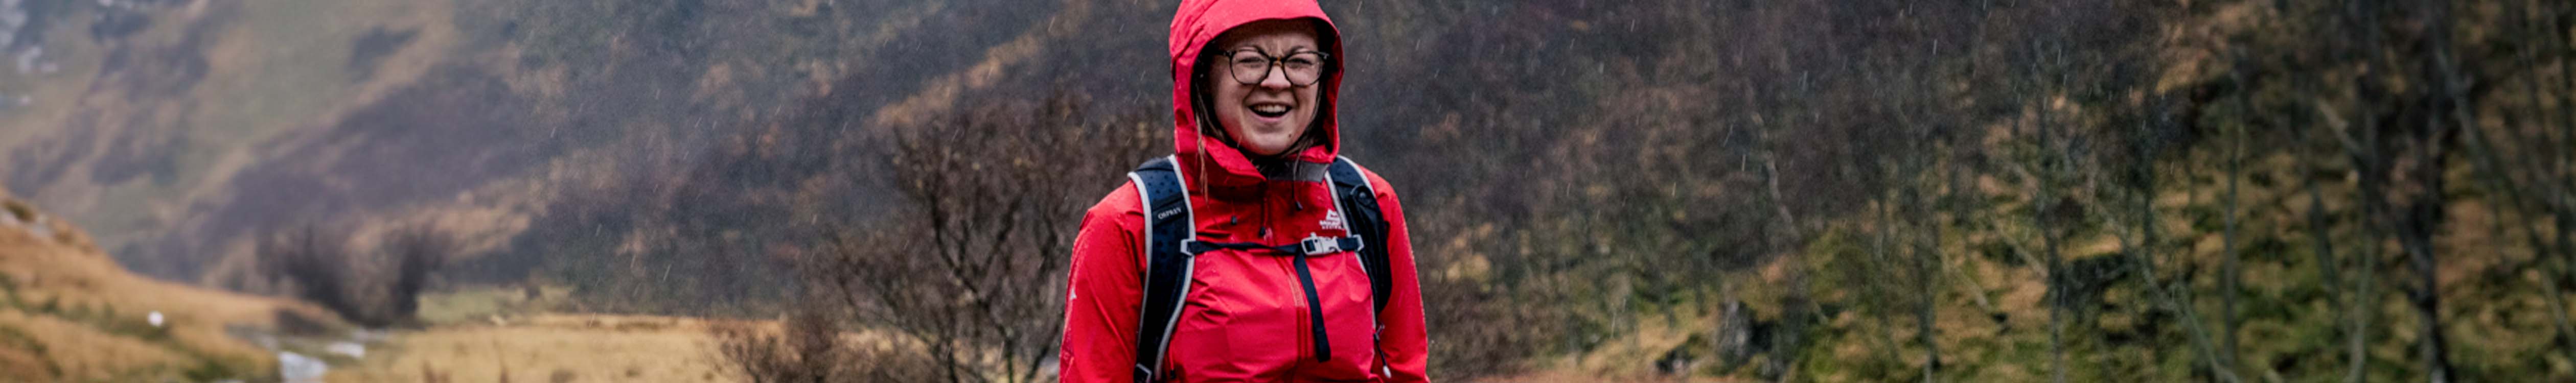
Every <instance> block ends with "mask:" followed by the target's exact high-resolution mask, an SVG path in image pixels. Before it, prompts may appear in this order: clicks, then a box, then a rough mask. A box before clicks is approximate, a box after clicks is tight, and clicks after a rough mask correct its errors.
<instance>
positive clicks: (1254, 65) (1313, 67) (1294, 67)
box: [1220, 48, 1332, 86]
mask: <svg viewBox="0 0 2576 383" xmlns="http://www.w3.org/2000/svg"><path fill="white" fill-rule="evenodd" d="M1330 57H1332V55H1327V54H1324V52H1316V51H1302V50H1301V51H1293V52H1288V55H1287V56H1285V57H1279V56H1271V55H1270V53H1269V52H1264V51H1262V50H1261V48H1243V49H1236V50H1233V51H1229V52H1226V54H1225V56H1223V57H1220V58H1221V59H1223V60H1224V63H1225V65H1226V66H1227V67H1228V68H1229V72H1230V73H1231V74H1233V75H1234V82H1237V83H1242V84H1244V85H1259V84H1261V82H1262V81H1263V80H1268V79H1270V72H1271V70H1272V69H1279V72H1282V73H1283V74H1285V75H1286V76H1287V77H1288V84H1289V85H1295V86H1310V85H1315V82H1317V81H1322V80H1323V79H1324V62H1325V61H1324V60H1326V59H1328V58H1330Z"/></svg>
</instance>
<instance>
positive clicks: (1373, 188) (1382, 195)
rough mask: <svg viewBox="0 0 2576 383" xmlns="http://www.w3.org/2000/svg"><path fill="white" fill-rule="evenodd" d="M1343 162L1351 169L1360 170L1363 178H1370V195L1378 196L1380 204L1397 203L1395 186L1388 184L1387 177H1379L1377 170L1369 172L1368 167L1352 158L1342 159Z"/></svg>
mask: <svg viewBox="0 0 2576 383" xmlns="http://www.w3.org/2000/svg"><path fill="white" fill-rule="evenodd" d="M1342 161H1344V162H1349V163H1350V164H1351V167H1353V168H1358V169H1359V171H1360V175H1361V176H1364V177H1368V185H1369V194H1375V195H1377V199H1378V203H1389V202H1392V201H1395V184H1393V183H1388V182H1387V181H1386V177H1381V176H1378V175H1377V171H1376V170H1369V168H1368V166H1367V165H1361V164H1360V162H1359V161H1357V160H1352V159H1350V157H1347V156H1345V157H1342Z"/></svg>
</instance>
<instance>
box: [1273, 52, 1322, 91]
mask: <svg viewBox="0 0 2576 383" xmlns="http://www.w3.org/2000/svg"><path fill="white" fill-rule="evenodd" d="M1279 67H1280V69H1282V70H1283V71H1285V72H1288V82H1289V83H1294V84H1296V85H1297V86H1307V85H1315V80H1318V79H1321V78H1322V77H1323V76H1324V55H1323V54H1320V53H1314V52H1306V53H1298V54H1293V55H1288V58H1287V59H1283V60H1279Z"/></svg>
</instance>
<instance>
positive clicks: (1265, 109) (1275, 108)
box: [1252, 104, 1288, 113]
mask: <svg viewBox="0 0 2576 383" xmlns="http://www.w3.org/2000/svg"><path fill="white" fill-rule="evenodd" d="M1252 111H1254V112H1261V113H1287V112H1288V106H1287V105H1279V104H1261V105H1253V106H1252Z"/></svg>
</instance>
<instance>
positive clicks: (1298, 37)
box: [1215, 19, 1315, 50]
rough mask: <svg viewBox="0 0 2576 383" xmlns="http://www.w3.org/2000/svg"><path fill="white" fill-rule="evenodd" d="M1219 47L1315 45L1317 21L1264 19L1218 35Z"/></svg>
mask: <svg viewBox="0 0 2576 383" xmlns="http://www.w3.org/2000/svg"><path fill="white" fill-rule="evenodd" d="M1215 45H1216V46H1217V47H1219V49H1225V50H1234V49H1242V48H1264V49H1294V48H1314V47H1315V23H1314V22H1312V21H1308V20H1303V19H1299V20H1262V21H1255V22H1252V23H1251V24H1244V25H1243V26H1238V27H1234V29H1228V30H1226V31H1225V34H1223V35H1218V36H1217V39H1216V44H1215Z"/></svg>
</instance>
